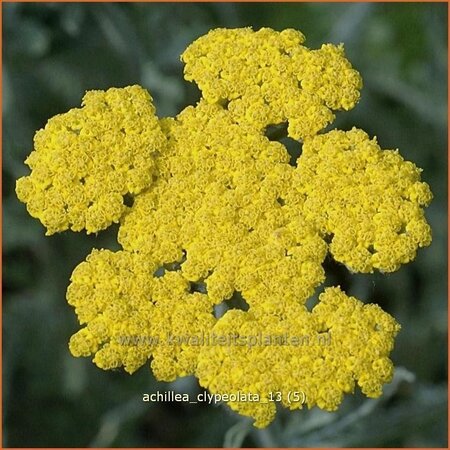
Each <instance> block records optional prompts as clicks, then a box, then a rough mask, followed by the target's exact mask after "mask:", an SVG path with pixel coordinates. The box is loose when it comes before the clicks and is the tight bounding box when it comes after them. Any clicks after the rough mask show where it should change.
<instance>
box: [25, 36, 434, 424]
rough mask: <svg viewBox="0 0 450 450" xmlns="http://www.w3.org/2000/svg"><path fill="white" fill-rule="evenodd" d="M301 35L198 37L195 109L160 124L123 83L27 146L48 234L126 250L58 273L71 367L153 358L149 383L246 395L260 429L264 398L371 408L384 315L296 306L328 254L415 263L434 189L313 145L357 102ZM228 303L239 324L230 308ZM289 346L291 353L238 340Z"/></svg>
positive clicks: (322, 143)
mask: <svg viewBox="0 0 450 450" xmlns="http://www.w3.org/2000/svg"><path fill="white" fill-rule="evenodd" d="M303 41H304V37H303V35H302V34H301V33H299V32H297V31H294V30H285V31H283V32H280V33H279V32H275V31H273V30H270V29H267V28H263V29H261V30H259V31H257V32H253V31H252V30H251V29H250V28H244V29H236V30H226V29H217V30H213V31H211V32H210V33H208V34H207V35H206V36H203V37H201V38H199V39H198V40H197V41H195V42H194V43H193V44H192V45H190V46H189V47H188V49H187V50H186V51H185V52H184V54H183V56H182V59H183V61H184V62H185V63H186V68H185V77H186V79H187V80H194V81H196V82H197V83H198V85H199V87H200V89H201V91H202V95H203V97H202V99H201V100H200V101H199V102H198V104H197V105H196V106H189V107H187V108H185V109H184V110H183V111H182V112H180V113H179V114H178V115H177V116H176V117H174V118H165V119H157V118H156V116H155V110H154V107H153V105H152V103H151V97H150V95H149V94H148V93H147V92H146V91H145V90H143V89H142V88H140V87H138V86H133V87H128V88H123V89H110V90H108V91H107V92H99V91H94V92H88V93H87V94H86V96H85V98H84V103H83V108H82V109H75V110H71V111H69V112H68V113H66V114H63V115H61V116H57V117H55V118H53V119H51V120H50V121H49V123H48V124H47V126H46V128H45V129H44V130H41V131H39V132H38V133H37V135H36V138H35V145H36V149H35V151H34V152H33V153H32V154H31V155H30V157H29V158H28V160H27V164H28V165H29V166H30V167H31V168H32V173H31V175H30V176H28V177H24V178H22V179H20V180H19V181H18V183H17V195H18V197H19V199H21V200H22V201H24V202H25V203H27V208H28V210H29V212H30V214H31V215H33V216H34V217H38V218H39V219H40V220H41V222H42V223H43V224H44V225H45V226H46V227H47V229H48V231H47V234H51V233H54V232H57V231H62V230H65V229H68V228H70V229H72V230H74V231H79V230H81V229H83V228H85V229H86V230H87V232H88V233H90V232H96V231H99V230H101V229H103V228H106V227H107V226H108V225H110V224H111V223H112V222H117V221H120V228H119V232H118V241H119V243H120V244H121V246H122V250H121V251H118V252H111V251H109V250H94V251H93V252H92V253H91V254H90V255H89V256H88V258H87V260H86V261H85V262H83V263H81V264H80V265H79V266H78V267H77V268H76V269H75V270H74V272H73V274H72V278H71V284H70V285H69V288H68V291H67V300H68V302H69V304H70V305H72V306H73V307H74V308H75V312H76V314H77V316H78V319H79V322H80V324H81V325H83V326H84V327H83V328H82V329H81V330H80V331H78V332H77V333H76V334H74V335H73V336H72V338H71V340H70V351H71V352H72V354H73V355H74V356H92V357H93V361H94V363H95V364H96V365H97V366H98V367H100V368H102V369H111V368H117V367H124V369H125V370H126V371H127V372H129V373H133V372H134V371H136V370H137V369H138V368H139V367H141V366H142V365H144V364H145V363H146V362H147V361H149V360H151V368H152V370H153V373H154V375H155V376H156V378H157V379H159V380H165V381H170V380H174V379H175V378H176V377H179V376H186V375H190V374H194V375H196V376H197V377H198V379H199V382H200V384H201V385H202V386H204V387H205V388H208V389H209V390H210V391H211V392H212V393H214V394H236V393H238V392H241V393H244V394H245V393H247V394H255V395H256V394H257V395H258V396H259V398H260V400H259V401H258V402H243V401H240V400H236V401H229V402H228V403H229V405H230V407H231V408H232V409H234V410H236V411H237V412H239V413H240V414H243V415H247V416H251V417H253V418H255V425H256V426H258V427H264V426H266V425H268V424H269V423H270V422H271V421H272V420H273V418H274V415H275V411H276V402H280V403H281V404H282V405H283V406H285V407H287V408H290V409H299V408H302V407H303V404H306V405H307V406H308V407H309V408H312V407H313V406H318V407H319V408H322V409H325V410H329V411H333V410H335V409H336V408H337V407H338V406H339V404H340V403H341V401H342V398H343V395H344V394H345V393H351V392H353V391H354V388H355V386H356V385H358V386H359V387H360V389H361V391H362V392H363V393H364V394H365V395H367V396H369V397H377V396H379V395H381V391H382V385H383V384H384V383H386V382H389V380H390V379H391V377H392V373H393V365H392V363H391V361H390V359H389V354H390V352H391V350H392V348H393V341H394V338H395V335H396V334H397V332H398V330H399V328H400V327H399V325H398V324H397V323H396V322H395V320H394V319H393V318H392V317H391V316H389V315H388V314H387V313H385V312H383V311H382V310H381V308H379V307H378V306H376V305H363V304H362V303H361V302H360V301H359V300H357V299H355V298H353V297H347V296H346V295H345V293H343V292H342V291H341V290H340V289H339V288H327V289H325V292H324V293H323V294H321V295H320V299H319V303H318V304H317V305H316V306H315V307H314V309H313V310H312V311H309V310H308V308H307V307H306V302H307V300H308V299H309V298H310V297H311V296H312V295H313V293H314V291H315V289H316V288H317V287H318V286H319V285H320V284H321V283H322V282H323V281H324V278H325V274H324V270H323V267H322V263H323V261H324V259H325V257H326V255H327V253H328V252H330V253H331V255H332V256H333V257H334V258H335V259H336V260H337V261H339V262H342V263H343V264H345V265H346V266H347V267H348V268H349V269H350V270H351V271H353V272H371V271H373V270H374V269H378V270H380V271H383V272H389V271H393V270H396V269H398V268H399V266H400V265H401V264H404V263H407V262H409V261H411V260H412V259H414V257H415V254H416V251H417V248H418V247H423V246H426V245H429V243H430V242H431V231H430V227H429V225H428V224H427V222H426V220H425V218H424V214H423V209H422V208H423V207H424V206H427V205H428V203H429V202H430V201H431V193H430V190H429V187H428V185H427V184H426V183H424V182H421V181H420V169H418V168H417V167H416V166H415V165H414V164H412V163H410V162H407V161H404V160H403V158H402V157H401V156H400V155H399V154H398V152H397V151H391V150H381V149H380V147H379V146H378V144H377V143H376V141H375V140H370V139H369V137H368V136H367V134H366V133H364V132H363V131H361V130H357V129H353V130H351V131H348V132H343V131H331V132H328V133H324V134H318V133H319V132H320V131H323V129H324V127H325V126H326V125H327V124H329V123H330V122H331V121H332V120H333V118H334V116H333V112H332V111H333V110H337V109H344V110H348V109H351V108H352V107H353V106H354V105H355V104H356V103H357V101H358V99H359V89H360V88H361V79H360V76H359V74H358V73H357V72H356V71H355V70H354V69H353V68H352V67H351V65H350V63H349V62H348V61H347V60H346V58H345V57H344V52H343V48H342V46H337V47H336V46H334V45H323V46H322V48H321V49H319V50H309V49H308V48H306V47H304V46H303V45H302V44H303ZM282 123H284V124H287V125H288V134H289V135H290V136H291V137H293V138H295V139H302V140H303V152H302V154H301V156H300V157H299V158H298V160H297V162H296V164H295V165H293V164H291V162H290V156H289V154H288V152H287V149H286V148H285V146H284V145H283V144H282V143H281V142H277V141H272V140H270V139H269V138H268V137H267V136H266V135H265V133H266V129H267V127H268V126H269V125H272V124H282ZM127 194H131V195H133V196H134V197H135V198H134V203H133V205H132V206H131V207H126V206H125V205H124V196H126V195H127ZM237 294H239V295H237ZM239 296H241V297H242V298H243V299H244V301H245V302H246V305H245V307H243V309H247V311H244V310H237V309H231V310H230V308H232V306H231V305H232V302H231V301H230V299H233V298H235V297H239ZM221 308H222V309H225V310H227V308H228V310H227V311H226V312H225V314H223V315H222V316H220V314H219V311H220V310H221ZM211 335H215V336H222V337H227V339H230V338H231V337H232V338H233V340H232V342H230V341H227V345H217V343H215V344H214V343H211V341H210V340H209V339H206V340H205V336H211ZM286 335H287V336H288V339H289V336H290V337H292V338H294V339H297V344H294V343H293V342H289V343H287V344H286V343H285V342H284V343H281V344H280V343H279V342H277V343H275V344H274V343H273V342H272V343H269V344H268V345H264V344H263V345H261V342H260V343H259V344H260V345H242V343H245V342H248V340H249V339H250V341H251V339H252V338H255V336H260V337H263V338H264V337H265V338H267V337H271V336H272V337H273V336H286ZM298 339H300V341H301V343H300V345H299V343H298ZM305 339H306V342H305ZM324 339H325V341H326V344H324ZM237 343H239V344H237ZM293 392H297V393H298V394H297V395H296V396H294V398H292V396H291V393H293ZM300 393H302V394H303V395H304V397H303V396H302V397H301V398H300V397H298V395H299V394H300Z"/></svg>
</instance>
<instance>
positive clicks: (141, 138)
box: [16, 86, 165, 235]
mask: <svg viewBox="0 0 450 450" xmlns="http://www.w3.org/2000/svg"><path fill="white" fill-rule="evenodd" d="M164 145H165V137H164V135H163V133H162V131H161V129H160V126H159V123H158V119H157V117H156V116H155V108H154V106H153V104H152V98H151V97H150V95H149V93H148V92H147V91H146V90H145V89H143V88H141V87H140V86H129V87H126V88H122V89H119V88H111V89H108V90H107V91H106V92H104V91H89V92H87V93H86V95H85V96H84V98H83V106H82V108H79V109H76V108H75V109H71V110H70V111H69V112H67V113H65V114H60V115H57V116H55V117H53V118H52V119H50V120H49V121H48V123H47V125H46V126H45V128H44V129H42V130H39V131H38V132H37V133H36V135H35V138H34V151H33V152H32V153H31V154H30V156H29V157H28V158H27V160H26V163H27V165H28V166H29V167H30V169H31V174H30V175H28V176H26V177H23V178H21V179H19V180H18V181H17V187H16V192H17V196H18V197H19V199H20V200H21V201H23V202H24V203H26V204H27V209H28V212H29V213H30V215H32V216H33V217H36V218H38V219H39V220H40V221H41V222H42V224H43V225H44V226H45V227H46V228H47V234H48V235H50V234H53V233H57V232H60V231H64V230H68V229H70V230H72V231H81V230H83V229H85V230H86V231H87V233H95V232H97V231H100V230H103V229H105V228H107V227H108V226H109V225H111V224H112V223H113V222H118V221H119V219H120V217H121V216H122V214H123V212H124V211H125V209H126V206H125V204H124V196H125V195H127V194H132V195H135V194H138V193H139V192H141V191H142V190H143V189H145V188H147V187H148V186H150V185H151V183H152V180H153V175H154V172H155V160H154V154H155V152H157V151H160V150H161V149H162V148H163V147H164Z"/></svg>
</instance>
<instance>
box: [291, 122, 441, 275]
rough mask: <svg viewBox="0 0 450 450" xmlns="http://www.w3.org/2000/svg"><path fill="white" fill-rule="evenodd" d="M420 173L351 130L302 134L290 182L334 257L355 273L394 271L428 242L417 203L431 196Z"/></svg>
mask: <svg viewBox="0 0 450 450" xmlns="http://www.w3.org/2000/svg"><path fill="white" fill-rule="evenodd" d="M420 172H421V169H418V168H417V167H416V166H415V165H414V164H413V163H411V162H409V161H404V160H403V158H402V157H401V156H400V155H399V153H398V151H394V150H381V149H380V147H379V146H378V144H377V142H376V139H372V140H370V139H369V137H368V135H367V134H366V133H365V132H364V131H362V130H358V129H356V128H353V129H352V130H351V131H348V132H344V131H339V130H335V131H331V132H330V133H326V134H323V135H318V136H315V137H312V138H309V139H306V140H305V142H304V145H303V153H302V156H301V158H299V160H298V164H297V168H296V169H295V175H294V179H295V181H294V183H293V185H294V186H295V188H296V189H298V190H299V191H300V192H301V193H303V194H304V195H306V197H307V200H306V201H305V203H304V206H303V213H304V214H305V215H306V217H307V218H308V219H309V220H312V221H313V222H314V223H315V224H316V227H317V228H318V229H320V231H321V233H322V234H324V235H330V236H332V240H331V244H330V252H331V254H332V255H333V257H334V258H335V259H336V260H337V261H339V262H342V263H344V264H345V265H346V266H347V267H348V268H349V269H350V270H351V271H353V272H373V269H379V270H380V271H383V272H393V271H395V270H397V269H398V268H399V267H400V265H401V264H405V263H408V262H409V261H411V260H413V259H414V258H415V256H416V250H417V248H418V247H424V246H427V245H430V243H431V229H430V226H429V225H428V223H427V222H426V219H425V217H424V213H423V209H422V207H423V206H428V204H429V203H430V202H431V199H432V194H431V191H430V188H429V186H428V184H426V183H424V182H421V181H420Z"/></svg>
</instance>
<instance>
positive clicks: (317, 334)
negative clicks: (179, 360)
mask: <svg viewBox="0 0 450 450" xmlns="http://www.w3.org/2000/svg"><path fill="white" fill-rule="evenodd" d="M399 329H400V327H399V325H398V324H397V323H396V322H395V320H394V319H393V318H392V317H391V316H390V315H389V314H387V313H385V312H384V311H382V310H381V308H380V307H378V306H377V305H373V304H370V305H363V304H362V303H361V302H360V301H358V300H356V299H355V298H353V297H347V296H346V295H345V294H344V293H343V292H342V291H341V290H340V289H339V288H327V289H325V292H324V293H323V294H321V295H320V302H319V304H318V305H317V306H316V307H315V308H314V309H313V311H312V312H309V311H307V309H306V308H305V307H303V306H299V305H292V309H291V310H290V311H289V313H286V314H282V315H276V314H259V313H258V312H252V311H248V312H244V311H239V310H232V311H228V312H227V313H226V314H225V315H224V316H223V317H222V318H221V319H220V320H219V321H218V322H217V323H216V325H215V326H214V328H213V332H214V333H217V334H220V335H234V336H235V339H236V341H237V342H239V341H238V340H239V338H241V339H242V338H244V337H246V338H247V337H249V336H265V337H266V338H268V337H270V339H271V340H272V341H276V339H279V340H280V338H284V342H280V343H279V344H278V345H273V344H272V345H268V342H266V345H261V344H264V342H259V343H255V344H254V345H234V346H230V347H223V346H205V347H203V348H202V350H201V352H200V355H199V362H198V367H197V376H198V377H199V380H200V384H201V385H202V386H204V387H207V388H209V389H210V390H211V391H212V392H217V393H220V394H226V393H228V392H238V391H244V392H248V393H251V394H254V395H256V396H257V397H258V398H259V399H260V401H259V402H243V401H236V402H230V403H229V405H230V407H231V408H232V409H233V410H235V411H237V412H239V413H240V414H244V415H249V416H252V417H254V418H255V426H257V427H265V426H267V425H268V424H269V423H270V422H271V421H272V420H273V418H274V416H275V412H276V405H275V403H274V401H273V397H274V395H275V393H276V394H277V395H278V396H279V400H280V402H281V404H282V405H283V406H285V407H287V408H289V409H292V410H293V409H301V408H302V407H303V404H306V405H307V406H308V407H309V408H312V407H313V406H315V405H317V406H318V407H319V408H322V409H324V410H327V411H334V410H336V409H337V408H338V406H339V404H340V403H341V401H342V399H343V394H344V393H352V392H353V391H354V388H355V383H357V384H358V385H359V387H360V388H361V390H362V392H363V393H364V394H366V395H367V396H368V397H379V396H380V395H381V389H382V384H384V383H386V382H389V381H390V380H391V378H392V375H393V365H392V363H391V361H390V359H389V358H388V356H389V353H390V351H391V350H392V348H393V341H394V337H395V335H396V334H397V332H398V330H399ZM294 338H297V339H296V340H294ZM248 343H249V344H251V342H250V341H249V342H248ZM256 344H259V345H256Z"/></svg>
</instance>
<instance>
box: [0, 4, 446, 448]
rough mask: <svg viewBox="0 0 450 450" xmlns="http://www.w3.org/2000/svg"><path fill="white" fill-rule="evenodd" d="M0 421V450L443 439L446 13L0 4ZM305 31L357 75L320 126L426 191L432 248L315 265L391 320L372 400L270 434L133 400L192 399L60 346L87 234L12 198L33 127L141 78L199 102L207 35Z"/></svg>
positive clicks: (212, 415) (203, 408)
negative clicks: (361, 266)
mask: <svg viewBox="0 0 450 450" xmlns="http://www.w3.org/2000/svg"><path fill="white" fill-rule="evenodd" d="M2 6H3V258H4V259H3V261H4V265H3V294H4V296H3V362H4V365H3V402H4V409H3V418H4V424H3V429H4V442H3V445H4V446H7V447H55V446H59V447H75V446H79V447H86V446H91V447H155V446H160V447H169V446H172V447H190V446H192V447H201V446H218V447H220V446H223V445H225V446H241V445H242V446H247V447H255V446H256V447H264V446H275V447H327V446H334V447H355V446H359V447H369V446H370V447H378V446H384V447H392V446H395V447H437V446H440V447H446V446H447V387H446V386H447V384H446V380H447V338H446V336H447V289H446V287H447V252H446V248H447V245H446V244H447V179H446V176H447V175H446V161H447V103H446V102H447V47H446V45H447V5H446V4H445V3H441V4H439V3H400V4H392V3H390V4H389V3H337V4H335V3H333V4H331V3H291V4H287V3H259V4H258V3H249V4H248V3H247V4H245V3H191V4H179V3H177V4H175V3H173V4H172V3H166V4H163V3H139V4H138V3H128V4H125V3H122V4H121V3H116V4H113V3H102V4H95V3H92V4H81V3H67V4H57V3H36V4H24V3H8V4H3V5H2ZM242 26H253V27H254V28H255V29H257V28H260V27H263V26H269V27H272V28H274V29H277V30H282V29H284V28H288V27H292V28H297V29H300V30H302V31H303V32H304V33H305V34H306V36H307V44H308V45H309V46H310V47H311V48H317V47H319V46H320V45H321V44H322V43H324V42H332V43H340V42H344V43H345V46H346V52H347V56H348V58H349V59H350V61H351V62H352V63H353V65H354V66H355V67H356V68H357V69H358V70H359V71H360V72H361V74H362V76H363V79H364V83H365V86H364V89H363V95H362V100H361V102H360V104H359V105H358V106H357V107H356V108H355V109H354V110H353V111H351V112H349V113H345V114H344V113H342V114H338V118H337V121H336V122H335V124H334V125H333V127H334V126H336V127H340V128H342V129H350V128H351V127H352V126H353V125H355V126H358V127H361V128H363V129H365V130H366V131H367V132H368V133H369V134H370V135H376V136H377V137H378V141H379V143H380V145H381V146H382V147H383V148H399V149H400V151H401V152H402V154H403V156H404V157H405V158H406V159H409V160H412V161H414V162H415V163H416V164H417V165H418V166H420V167H422V168H423V169H424V172H423V179H424V180H425V181H427V182H428V183H430V185H431V187H432V190H433V192H434V194H435V199H434V201H433V203H432V205H431V206H430V208H429V209H428V210H427V217H428V219H429V221H430V223H431V225H432V227H433V230H434V240H433V244H432V246H431V247H430V248H427V249H425V250H422V251H420V252H419V254H418V257H417V259H416V261H415V262H413V263H411V264H409V265H408V266H405V267H403V268H402V269H401V270H400V271H398V272H396V273H394V274H391V275H382V274H373V275H350V274H349V273H347V272H346V271H345V270H343V268H342V267H341V266H339V265H337V264H333V262H331V261H328V262H327V272H328V282H327V283H328V284H332V283H339V284H341V286H342V287H343V288H345V289H346V290H347V291H348V293H350V294H351V295H356V296H358V297H359V298H361V299H362V300H363V301H366V302H370V301H375V302H378V303H379V304H380V305H381V306H382V307H383V308H384V309H385V310H386V311H388V312H389V313H391V314H392V315H394V316H395V317H396V318H397V320H398V321H399V322H400V323H401V324H402V327H403V328H402V331H401V333H400V334H399V336H398V339H397V344H396V348H395V351H394V353H393V359H394V362H395V364H396V366H397V367H398V369H397V372H396V376H395V378H394V381H393V383H391V384H390V385H389V386H387V387H386V395H385V396H384V397H382V398H381V399H379V400H368V399H366V398H364V397H363V396H362V395H360V394H356V395H355V396H350V397H348V398H346V400H345V401H344V403H343V405H342V408H341V409H340V410H339V412H337V413H326V412H323V411H321V410H318V409H313V410H311V411H296V412H288V411H280V413H279V414H278V417H277V419H276V421H275V422H274V423H273V424H272V425H271V426H270V427H268V428H267V429H266V430H256V429H253V428H252V427H251V424H250V421H249V420H247V419H244V418H242V417H239V416H237V415H235V414H234V413H232V412H230V411H229V409H228V408H226V407H224V406H208V405H206V404H198V405H189V404H182V403H178V404H176V403H158V404H148V403H143V402H142V393H152V392H156V391H157V390H160V391H166V390H174V391H177V392H189V393H195V392H198V391H199V387H198V385H197V383H196V381H195V379H194V378H192V377H187V378H184V379H180V380H178V381H177V382H175V383H171V384H166V383H160V382H157V381H156V380H155V379H154V378H153V376H152V375H151V373H150V371H149V369H148V367H144V368H142V369H141V370H139V371H138V372H137V373H136V374H134V375H133V376H129V375H127V374H125V373H123V372H121V371H111V372H104V371H101V370H100V369H97V368H96V367H95V366H94V365H93V364H92V363H91V362H90V361H89V360H87V359H75V358H73V357H71V356H70V354H69V352H68V349H67V342H68V339H69V337H70V336H71V334H72V333H73V332H75V331H76V330H77V328H78V327H77V323H76V320H75V315H74V313H73V311H72V309H71V308H70V307H69V306H68V305H67V304H66V302H65V290H66V287H67V285H68V280H69V277H70V274H71V272H72V270H73V269H74V267H75V266H76V265H77V264H78V263H79V262H81V261H82V260H83V259H84V258H85V257H86V255H87V254H88V253H89V252H90V250H91V249H92V248H93V247H97V248H101V247H106V248H110V249H115V248H117V243H116V244H115V243H114V236H115V233H116V231H117V229H112V230H108V231H106V232H102V233H100V234H98V235H97V236H89V237H87V236H85V235H82V234H78V233H77V234H75V233H72V234H71V233H67V234H63V235H58V236H51V237H44V229H43V227H42V226H41V225H40V223H39V222H38V221H37V220H34V219H32V218H31V217H30V216H28V214H27V213H26V209H25V206H24V205H23V204H20V203H19V202H18V200H17V199H16V197H15V194H14V187H15V180H16V179H17V178H19V177H20V176H22V175H25V174H26V173H27V169H26V166H25V165H24V164H23V160H24V159H25V157H26V156H27V155H28V154H29V153H30V151H31V150H32V139H33V134H34V132H35V131H36V130H37V129H39V128H41V127H43V126H44V125H45V123H46V121H47V120H48V119H49V118H50V117H51V116H53V115H55V114H58V113H61V112H65V111H67V110H68V109H70V108H72V107H76V106H79V104H80V101H81V98H82V96H83V94H84V92H85V91H86V90H88V89H106V88H109V87H112V86H125V85H130V84H135V83H138V84H141V85H142V86H144V87H146V88H148V89H149V90H150V91H151V93H152V95H153V97H154V99H155V102H156V105H157V108H158V114H159V115H160V116H165V115H174V114H176V113H177V112H179V111H180V110H181V109H182V108H183V107H185V106H186V105H188V104H192V103H195V102H196V100H198V98H199V93H198V91H197V89H196V88H195V86H193V85H192V84H190V83H187V82H185V81H184V80H183V78H182V65H181V63H180V59H179V55H180V54H181V52H182V51H183V50H184V49H185V47H186V46H187V45H188V44H189V43H190V42H192V41H193V40H194V39H196V38H197V37H199V36H200V35H202V34H204V33H206V32H207V31H208V30H209V29H211V28H215V27H242Z"/></svg>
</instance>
